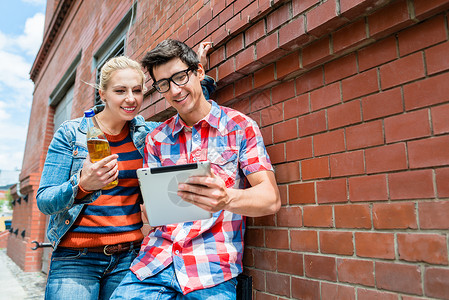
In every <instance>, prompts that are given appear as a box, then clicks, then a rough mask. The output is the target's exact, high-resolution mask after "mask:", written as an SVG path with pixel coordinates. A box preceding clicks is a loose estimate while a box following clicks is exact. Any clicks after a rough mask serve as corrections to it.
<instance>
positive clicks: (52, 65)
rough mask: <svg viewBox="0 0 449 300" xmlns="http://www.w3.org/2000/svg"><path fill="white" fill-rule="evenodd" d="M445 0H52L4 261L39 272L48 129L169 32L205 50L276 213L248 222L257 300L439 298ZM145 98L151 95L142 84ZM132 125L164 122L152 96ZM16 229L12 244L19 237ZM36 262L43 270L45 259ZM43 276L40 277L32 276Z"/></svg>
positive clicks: (446, 286) (443, 275)
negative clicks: (275, 193)
mask: <svg viewBox="0 0 449 300" xmlns="http://www.w3.org/2000/svg"><path fill="white" fill-rule="evenodd" d="M448 9H449V1H447V0H432V1H429V0H357V1H356V0H235V1H234V0H226V1H225V0H200V1H195V0H183V1H176V0H167V1H150V0H136V1H131V0H129V1H120V0H108V1H80V0H78V1H77V0H59V1H58V0H49V1H48V3H47V14H46V23H45V34H44V41H43V44H42V47H41V49H40V51H39V53H38V55H37V57H36V60H35V62H34V65H33V67H32V70H31V73H30V74H31V79H32V80H33V81H34V83H35V91H34V98H33V106H32V111H31V117H30V126H29V131H28V137H27V144H26V150H25V155H24V163H23V166H22V173H21V176H20V186H21V188H20V191H18V190H13V192H14V193H15V197H16V198H17V197H19V196H18V195H17V192H20V193H21V194H22V195H26V196H28V201H27V202H24V201H22V202H21V204H19V205H17V204H16V205H15V207H14V218H13V224H12V227H13V228H14V229H18V231H19V234H17V235H14V234H12V235H11V236H10V238H9V243H8V252H7V253H8V255H9V256H10V257H11V258H12V259H13V260H14V261H15V262H16V263H17V264H18V265H19V266H20V267H22V268H23V269H25V270H26V271H35V270H40V269H41V268H43V269H44V270H45V269H46V266H47V262H46V260H45V257H46V255H48V254H44V253H42V250H38V251H34V252H33V251H31V250H30V242H31V241H32V240H39V241H43V240H44V230H45V229H44V227H45V222H46V218H45V216H44V215H42V214H40V213H39V212H38V210H37V207H36V199H35V194H36V190H37V187H38V184H39V179H40V172H41V171H42V167H43V163H44V160H45V156H46V149H47V147H48V145H49V143H50V140H51V137H52V134H53V131H54V128H55V127H56V126H58V125H59V124H60V123H61V122H62V120H64V119H68V118H75V117H79V116H81V115H82V112H83V111H84V110H85V109H86V108H88V107H90V106H92V105H93V104H94V102H95V98H96V96H95V92H94V90H93V89H92V88H91V87H90V86H89V85H87V84H85V83H84V82H95V79H96V75H97V70H98V68H99V67H101V65H102V63H103V62H104V61H105V60H106V59H107V58H109V57H111V56H114V55H117V54H120V53H124V54H126V55H128V56H130V57H132V58H135V59H137V60H140V59H141V58H142V57H143V55H144V53H145V52H146V51H147V50H148V49H151V48H152V47H153V46H155V45H156V44H157V43H158V42H160V41H161V40H163V39H165V38H168V37H171V38H176V39H180V40H182V41H185V42H186V43H187V44H188V45H190V46H192V47H194V48H195V47H196V46H197V45H198V43H199V42H200V41H203V40H212V41H213V42H214V49H213V51H212V52H211V53H210V56H209V62H208V65H207V70H208V74H209V75H211V76H213V77H214V78H216V79H217V81H218V83H219V86H218V90H217V92H216V93H215V94H214V95H213V97H212V98H213V99H215V100H216V101H217V102H218V103H219V104H222V105H227V106H231V107H234V108H236V109H238V110H240V111H242V112H244V113H246V114H248V115H249V116H251V117H252V118H253V119H255V120H256V121H257V122H258V124H259V125H260V127H261V130H262V133H263V135H264V139H265V143H266V146H267V149H268V152H269V154H270V156H271V159H272V162H273V164H274V166H275V169H276V177H277V182H278V184H279V188H280V191H281V194H282V208H281V210H280V211H279V213H277V214H276V215H273V216H267V217H263V218H253V219H248V230H247V233H246V249H245V255H244V262H245V272H246V273H248V274H250V275H252V276H253V281H254V285H253V296H254V298H255V299H320V298H321V299H359V300H360V299H434V298H436V299H449V266H448V264H449V261H448V229H449V201H448V200H449V185H448V182H449V151H448V149H449V118H448V115H449V84H448V82H449V55H448V54H449V41H448V39H449V34H448V12H449V10H448ZM148 87H151V84H150V82H148ZM143 107H144V108H143V110H142V111H141V114H142V115H143V116H144V117H145V118H146V119H149V120H164V119H165V118H166V117H167V116H169V115H171V114H172V113H173V109H171V108H170V107H169V105H168V104H167V103H166V101H165V100H164V99H163V98H161V96H160V95H159V94H158V93H157V92H155V91H154V90H151V89H150V90H149V92H148V94H147V95H146V98H145V101H144V105H143ZM22 232H24V234H23V235H21V233H22ZM43 257H44V260H42V258H43ZM42 265H43V267H42Z"/></svg>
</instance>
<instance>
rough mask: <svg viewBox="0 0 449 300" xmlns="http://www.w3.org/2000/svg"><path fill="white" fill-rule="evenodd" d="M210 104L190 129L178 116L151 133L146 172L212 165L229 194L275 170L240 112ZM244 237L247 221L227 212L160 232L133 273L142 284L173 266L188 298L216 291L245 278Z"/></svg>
mask: <svg viewBox="0 0 449 300" xmlns="http://www.w3.org/2000/svg"><path fill="white" fill-rule="evenodd" d="M209 102H210V103H211V104H212V108H211V111H210V113H209V114H208V115H207V116H206V117H205V118H203V119H202V120H200V121H199V122H198V123H196V124H195V125H194V126H193V127H192V128H189V127H188V126H186V125H185V123H184V122H183V121H182V120H181V118H180V117H179V115H176V116H174V117H172V118H171V119H169V120H167V121H166V122H164V123H163V124H161V125H160V126H159V127H157V128H156V129H155V130H154V131H153V132H151V133H150V134H149V135H148V136H147V145H146V149H145V166H150V167H154V166H161V165H162V166H168V165H176V164H184V163H192V162H195V161H206V160H208V161H210V162H211V166H212V169H213V170H214V172H215V173H216V174H219V176H220V177H221V178H222V179H223V180H224V181H225V183H226V186H227V187H228V188H231V187H233V188H244V187H247V186H248V185H247V181H246V180H244V179H245V176H247V175H249V174H251V173H253V172H257V171H266V170H272V166H271V163H270V160H269V157H268V154H267V152H266V149H265V146H264V143H263V140H262V136H261V134H260V131H259V128H258V126H257V124H256V123H255V122H254V121H253V120H251V119H250V118H248V117H247V116H245V115H243V114H241V113H240V112H238V111H235V110H233V109H230V108H226V107H221V106H218V105H217V103H215V102H214V101H209ZM241 179H242V180H241ZM244 232H245V217H243V216H241V215H238V214H233V213H231V212H229V211H224V210H222V211H219V212H216V213H214V214H213V216H212V218H210V219H207V220H200V221H194V222H186V223H179V224H172V225H167V226H160V227H156V228H154V229H153V230H152V231H151V232H150V233H149V235H148V236H147V237H146V238H145V239H144V241H143V243H142V247H141V251H140V253H139V256H138V257H137V258H136V259H135V260H134V262H133V264H132V266H131V270H132V271H133V272H134V274H136V276H137V277H138V278H139V279H140V280H144V279H145V278H147V277H150V276H152V275H155V274H157V273H158V272H160V271H161V270H163V269H164V268H165V267H167V266H168V265H169V264H170V263H173V265H174V268H175V270H176V277H177V279H178V282H179V284H180V286H181V288H182V291H183V293H184V294H187V293H189V292H191V291H194V290H198V289H204V288H207V287H212V286H215V285H217V284H219V283H222V282H224V281H226V280H229V279H231V278H233V277H236V276H237V275H238V274H239V273H241V272H242V256H243V236H244Z"/></svg>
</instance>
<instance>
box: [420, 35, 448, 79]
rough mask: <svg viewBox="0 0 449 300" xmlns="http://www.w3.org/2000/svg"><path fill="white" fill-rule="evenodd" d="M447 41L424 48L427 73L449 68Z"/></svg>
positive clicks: (430, 73)
mask: <svg viewBox="0 0 449 300" xmlns="http://www.w3.org/2000/svg"><path fill="white" fill-rule="evenodd" d="M448 52H449V42H446V43H443V44H440V45H437V46H434V47H432V48H429V49H426V50H425V51H424V55H425V58H426V67H427V73H428V74H429V75H432V74H435V73H438V72H442V71H447V70H449V57H448V56H447V55H446V53H448Z"/></svg>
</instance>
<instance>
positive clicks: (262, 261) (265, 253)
mask: <svg viewBox="0 0 449 300" xmlns="http://www.w3.org/2000/svg"><path fill="white" fill-rule="evenodd" d="M252 251H253V254H254V266H255V267H256V268H257V269H261V270H267V271H275V270H276V251H271V250H265V249H263V248H255V249H252Z"/></svg>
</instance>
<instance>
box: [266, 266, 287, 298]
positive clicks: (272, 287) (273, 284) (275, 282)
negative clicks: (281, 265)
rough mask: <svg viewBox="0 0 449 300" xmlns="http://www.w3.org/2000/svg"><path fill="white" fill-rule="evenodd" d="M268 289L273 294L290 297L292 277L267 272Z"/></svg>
mask: <svg viewBox="0 0 449 300" xmlns="http://www.w3.org/2000/svg"><path fill="white" fill-rule="evenodd" d="M266 276H267V279H266V287H267V292H269V293H271V294H276V295H281V296H286V297H288V296H290V277H289V276H287V275H284V274H279V273H271V272H267V275H266Z"/></svg>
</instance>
